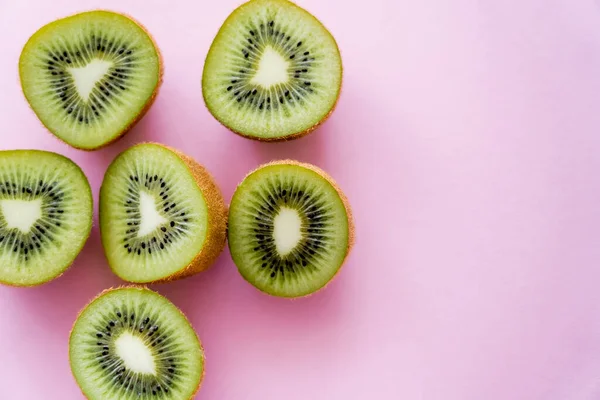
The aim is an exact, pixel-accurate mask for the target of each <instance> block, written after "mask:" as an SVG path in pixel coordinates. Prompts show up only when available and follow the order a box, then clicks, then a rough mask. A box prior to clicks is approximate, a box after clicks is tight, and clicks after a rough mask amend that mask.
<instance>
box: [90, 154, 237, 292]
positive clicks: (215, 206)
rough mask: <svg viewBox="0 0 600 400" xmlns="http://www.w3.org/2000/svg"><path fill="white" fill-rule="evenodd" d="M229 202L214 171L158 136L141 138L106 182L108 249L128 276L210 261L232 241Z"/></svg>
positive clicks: (166, 276) (185, 269)
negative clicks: (150, 140)
mask: <svg viewBox="0 0 600 400" xmlns="http://www.w3.org/2000/svg"><path fill="white" fill-rule="evenodd" d="M226 229H227V208H226V206H225V202H224V200H223V196H222V194H221V192H220V190H219V188H218V187H217V185H216V183H215V182H214V180H213V178H212V176H211V175H210V174H209V172H208V171H207V170H206V169H204V168H203V167H202V166H201V165H200V164H198V163H197V162H196V161H194V160H193V159H192V158H190V157H188V156H186V155H185V154H183V153H181V152H179V151H177V150H175V149H172V148H169V147H166V146H163V145H160V144H155V143H144V144H139V145H136V146H133V147H131V148H129V149H127V150H125V151H124V152H122V153H121V154H119V155H118V156H117V157H116V158H115V160H114V161H113V162H112V163H111V164H110V166H109V167H108V169H107V171H106V174H105V176H104V181H103V182H102V187H101V189H100V230H101V234H102V243H103V245H104V250H105V253H106V257H107V259H108V262H109V264H110V267H111V268H112V270H113V272H114V273H115V274H117V275H118V276H119V277H120V278H122V279H124V280H126V281H129V282H137V283H147V282H157V281H168V280H172V279H176V278H182V277H185V276H189V275H192V274H195V273H197V272H200V271H203V270H205V269H206V268H208V267H209V266H210V265H211V264H212V263H213V261H214V260H215V259H216V257H217V256H218V255H219V254H220V253H221V251H222V250H223V248H224V247H225V241H226Z"/></svg>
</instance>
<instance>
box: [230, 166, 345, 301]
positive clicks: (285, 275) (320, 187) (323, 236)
mask: <svg viewBox="0 0 600 400" xmlns="http://www.w3.org/2000/svg"><path fill="white" fill-rule="evenodd" d="M228 237H229V239H228V243H229V248H230V250H231V256H232V258H233V261H234V263H235V264H236V265H237V268H238V269H239V271H240V273H241V274H242V276H243V277H244V279H246V280H247V281H248V282H250V283H251V284H252V285H254V286H255V287H256V288H258V289H259V290H261V291H263V292H265V293H268V294H270V295H274V296H280V297H301V296H305V295H308V294H311V293H314V292H315V291H317V290H319V289H321V288H323V287H324V286H325V285H326V284H327V283H328V282H329V281H331V279H333V277H334V276H335V275H336V274H337V273H338V271H339V270H340V268H341V266H342V264H343V262H344V260H345V259H346V256H347V255H348V253H349V251H350V249H351V247H352V245H353V242H354V225H353V219H352V213H351V210H350V206H349V203H348V200H347V199H346V197H345V196H344V194H343V193H342V191H341V190H340V189H339V188H338V186H337V185H336V183H335V182H334V181H333V179H332V178H331V177H330V176H329V175H327V174H326V173H325V172H324V171H322V170H321V169H319V168H317V167H315V166H314V165H310V164H303V163H299V162H296V161H290V160H284V161H277V162H273V163H269V164H265V165H263V166H261V167H259V168H258V169H256V170H255V171H253V172H251V173H250V174H249V175H248V176H247V177H246V178H245V179H244V180H243V181H242V183H241V184H240V185H239V186H238V188H237V189H236V191H235V193H234V195H233V199H232V200H231V205H230V209H229V235H228Z"/></svg>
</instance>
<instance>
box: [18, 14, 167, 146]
mask: <svg viewBox="0 0 600 400" xmlns="http://www.w3.org/2000/svg"><path fill="white" fill-rule="evenodd" d="M19 72H20V76H21V86H22V88H23V93H24V94H25V97H26V98H27V101H28V102H29V104H30V105H31V107H32V108H33V111H34V112H35V113H36V115H37V116H38V118H39V119H40V120H41V121H42V123H43V124H44V125H45V126H46V127H47V128H48V129H49V130H50V131H51V132H52V133H53V134H54V135H56V136H57V137H58V138H60V139H61V140H63V141H65V142H66V143H68V144H70V145H72V146H74V147H77V148H81V149H87V150H91V149H96V148H99V147H101V146H104V145H106V144H108V143H110V142H112V141H114V140H116V139H117V138H119V137H120V136H121V135H123V134H124V133H125V132H126V131H127V130H128V129H129V128H131V127H132V126H133V125H134V124H135V122H136V121H137V120H139V119H140V118H141V117H142V116H143V114H144V113H145V111H146V110H147V109H148V108H149V107H150V105H151V103H152V101H153V99H154V96H155V95H156V92H157V90H158V87H159V85H160V79H161V73H162V67H161V62H160V56H159V53H158V49H157V48H156V46H155V45H154V42H153V41H152V39H151V38H150V36H149V35H148V34H147V33H146V31H145V30H144V29H143V28H142V27H141V26H139V25H138V24H137V23H136V22H134V21H133V20H131V19H129V18H128V17H126V16H124V15H121V14H117V13H113V12H108V11H90V12H85V13H81V14H77V15H74V16H71V17H67V18H63V19H59V20H57V21H54V22H52V23H50V24H48V25H45V26H44V27H42V28H41V29H39V30H38V31H37V32H36V33H35V34H34V35H33V36H32V37H31V38H30V39H29V41H28V42H27V44H26V45H25V47H24V48H23V51H22V53H21V58H20V60H19Z"/></svg>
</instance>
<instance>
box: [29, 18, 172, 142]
mask: <svg viewBox="0 0 600 400" xmlns="http://www.w3.org/2000/svg"><path fill="white" fill-rule="evenodd" d="M93 11H104V12H110V13H113V14H118V15H122V16H123V17H125V18H127V19H129V20H131V21H132V22H133V23H134V24H136V25H137V26H138V27H139V28H140V29H142V30H143V31H144V32H145V33H146V34H147V35H148V37H149V38H150V41H151V42H152V44H153V45H154V49H155V50H156V54H157V56H158V81H157V82H156V87H155V88H154V91H153V92H152V94H151V95H150V97H149V98H148V100H147V101H146V104H144V107H143V108H142V109H141V110H140V112H139V113H138V115H137V116H136V117H135V118H134V119H133V120H132V121H131V122H130V123H129V125H127V126H126V127H125V128H124V129H123V130H122V131H121V132H120V133H119V134H118V135H117V136H115V137H114V138H112V139H111V140H109V141H108V142H106V143H103V144H101V145H99V146H96V147H80V146H76V145H73V144H71V143H68V142H66V141H65V140H64V139H62V138H61V137H59V136H58V135H56V134H54V132H52V130H50V128H48V127H47V126H46V125H45V124H44V122H43V121H42V120H41V119H39V118H38V121H39V122H40V123H41V124H42V125H43V126H44V128H46V129H47V130H48V131H49V132H51V133H52V136H54V137H55V138H56V139H58V140H59V141H61V142H63V143H65V144H66V145H68V146H71V147H73V148H75V149H77V150H83V151H89V152H91V151H95V150H99V149H102V148H105V147H107V146H110V145H111V144H113V143H115V142H116V141H118V140H119V139H121V138H122V137H123V136H125V134H127V133H128V132H129V131H130V130H131V129H132V128H133V127H134V126H135V125H136V124H137V123H138V122H139V121H140V120H141V119H142V118H143V117H144V116H145V115H146V113H147V112H148V110H150V107H152V105H153V104H154V101H155V100H156V96H158V93H159V91H160V87H161V86H162V83H163V75H164V62H163V56H162V53H161V51H160V48H159V47H158V45H157V43H156V40H155V39H154V37H153V36H152V35H151V34H150V32H149V31H148V29H147V28H146V27H145V26H144V25H142V24H141V23H140V22H139V21H138V20H136V19H135V18H133V17H132V16H131V15H129V14H126V13H122V12H117V11H112V10H105V9H95V10H89V11H84V12H79V13H76V14H71V15H67V16H65V17H62V18H60V19H64V18H70V17H75V16H77V15H80V14H85V13H89V12H93ZM60 19H58V20H55V21H52V22H50V23H49V24H52V23H54V22H56V21H59V20H60ZM47 25H48V24H47ZM42 28H43V27H42ZM42 28H40V29H42ZM38 31H39V29H38ZM36 33H37V31H36V32H34V33H33V35H31V36H30V37H29V40H28V41H27V42H26V43H25V46H27V43H29V41H30V40H31V39H33V37H34V36H35V34H36ZM25 46H23V48H25ZM20 77H21V71H20V69H19V78H20ZM21 92H23V96H24V97H25V99H26V100H27V104H28V105H29V108H30V109H31V110H32V111H33V113H34V114H35V110H34V109H33V107H32V106H31V103H30V102H29V99H28V98H27V95H25V92H24V91H23V89H22V88H21Z"/></svg>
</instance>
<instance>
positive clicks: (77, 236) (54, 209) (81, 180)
mask: <svg viewBox="0 0 600 400" xmlns="http://www.w3.org/2000/svg"><path fill="white" fill-rule="evenodd" d="M91 229H92V194H91V190H90V185H89V183H88V180H87V178H86V177H85V175H84V173H83V172H82V171H81V169H80V168H79V167H78V166H77V165H76V164H75V163H74V162H73V161H71V160H69V159H68V158H66V157H63V156H61V155H59V154H56V153H52V152H47V151H39V150H6V151H0V282H2V283H5V284H7V285H12V286H34V285H39V284H42V283H45V282H48V281H50V280H52V279H54V278H56V277H58V276H59V275H61V274H62V273H63V272H64V271H65V270H66V269H67V268H68V267H69V266H70V265H71V264H72V263H73V261H74V259H75V257H76V256H77V255H78V254H79V252H80V251H81V249H82V247H83V245H84V244H85V242H86V240H87V238H88V236H89V234H90V231H91Z"/></svg>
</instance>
